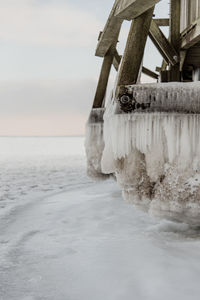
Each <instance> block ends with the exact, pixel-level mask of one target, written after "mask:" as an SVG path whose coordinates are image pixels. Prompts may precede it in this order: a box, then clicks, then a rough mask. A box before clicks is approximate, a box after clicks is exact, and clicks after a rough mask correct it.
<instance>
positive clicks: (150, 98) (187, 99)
mask: <svg viewBox="0 0 200 300" xmlns="http://www.w3.org/2000/svg"><path fill="white" fill-rule="evenodd" d="M128 90H129V92H130V93H132V94H133V97H134V98H135V100H136V101H137V102H138V103H149V104H150V107H149V108H148V109H147V111H150V112H157V111H159V112H160V111H161V112H179V113H180V112H181V113H182V112H185V113H200V84H199V82H187V83H186V82H184V83H181V82H172V83H153V84H152V83H151V84H137V85H134V86H128Z"/></svg>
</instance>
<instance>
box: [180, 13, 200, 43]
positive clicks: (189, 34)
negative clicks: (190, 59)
mask: <svg viewBox="0 0 200 300" xmlns="http://www.w3.org/2000/svg"><path fill="white" fill-rule="evenodd" d="M198 42H200V18H199V19H198V20H196V21H195V22H193V23H192V24H191V25H190V26H189V27H187V28H186V29H185V30H184V31H183V32H182V33H181V49H189V48H191V47H192V46H194V45H195V44H197V43H198Z"/></svg>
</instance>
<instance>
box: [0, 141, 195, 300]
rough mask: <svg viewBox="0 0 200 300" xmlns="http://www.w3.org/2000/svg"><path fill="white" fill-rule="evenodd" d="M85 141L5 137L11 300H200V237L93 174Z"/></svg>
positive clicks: (5, 272) (4, 213)
mask: <svg viewBox="0 0 200 300" xmlns="http://www.w3.org/2000/svg"><path fill="white" fill-rule="evenodd" d="M83 141H84V139H83V138H0V145H1V146H0V151H1V159H0V170H1V185H0V190H1V201H0V202H1V205H2V207H1V208H0V211H1V218H0V299H1V300H55V299H56V300H88V299H94V300H102V299H104V300H121V299H126V300H132V299H137V300H160V299H162V300H168V299H180V300H198V299H199V294H200V286H199V276H200V264H199V260H200V233H199V229H198V228H190V227H189V226H188V225H187V224H183V223H176V222H169V221H166V220H163V219H161V220H159V219H154V218H152V217H151V216H149V215H147V214H146V213H145V212H143V211H140V210H138V209H136V208H135V207H134V206H132V205H130V204H127V203H125V202H124V201H123V199H122V197H121V192H120V190H119V188H118V187H117V184H116V183H115V182H114V181H112V180H107V181H99V182H92V181H91V180H90V179H89V178H87V176H86V173H85V156H84V148H83Z"/></svg>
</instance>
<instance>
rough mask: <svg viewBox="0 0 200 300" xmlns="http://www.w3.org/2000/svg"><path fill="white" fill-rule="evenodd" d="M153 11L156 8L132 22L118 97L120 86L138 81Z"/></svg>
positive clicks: (120, 73)
mask: <svg viewBox="0 0 200 300" xmlns="http://www.w3.org/2000/svg"><path fill="white" fill-rule="evenodd" d="M153 11H154V7H153V8H150V9H149V10H148V11H146V12H145V13H143V14H142V15H141V16H139V17H137V18H136V19H135V20H133V21H132V24H131V28H130V31H129V35H128V40H127V43H126V48H125V52H124V56H123V59H122V63H121V67H120V71H119V77H118V83H117V86H118V88H117V91H116V96H118V95H119V93H120V86H125V85H128V84H135V83H136V82H137V80H138V75H139V72H140V68H141V63H142V59H143V55H144V49H145V45H146V40H147V36H148V32H149V28H150V25H151V20H152V16H153Z"/></svg>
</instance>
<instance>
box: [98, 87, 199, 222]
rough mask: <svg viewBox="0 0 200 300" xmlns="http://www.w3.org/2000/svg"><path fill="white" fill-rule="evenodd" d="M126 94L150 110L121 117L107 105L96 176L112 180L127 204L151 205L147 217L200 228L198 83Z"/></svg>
mask: <svg viewBox="0 0 200 300" xmlns="http://www.w3.org/2000/svg"><path fill="white" fill-rule="evenodd" d="M128 90H129V93H133V97H134V98H135V99H136V101H137V102H138V103H150V108H149V109H147V110H145V111H143V110H141V109H138V110H136V111H134V112H132V113H128V114H125V113H123V112H122V111H120V107H119V104H118V102H117V101H116V100H115V99H112V100H111V102H110V103H109V104H108V106H107V108H106V112H105V114H104V141H105V148H104V152H103V156H102V161H101V165H102V171H103V172H104V173H110V172H113V173H115V174H116V177H117V180H118V182H119V184H120V186H121V187H122V191H123V195H124V197H125V198H126V199H127V200H128V201H132V202H134V203H136V204H138V203H139V202H141V203H144V202H148V203H149V201H151V200H152V202H151V203H150V208H149V209H150V211H151V213H156V214H165V215H169V216H170V217H172V218H173V217H176V218H177V217H179V218H183V219H185V220H187V221H189V220H191V221H192V222H194V223H195V222H198V223H200V221H199V220H200V182H199V179H198V178H199V176H200V114H199V113H200V85H199V83H184V84H183V83H167V84H163V83H160V84H145V85H134V86H129V87H128ZM193 182H195V185H194V184H191V183H193ZM136 199H137V200H136ZM173 212H174V215H173Z"/></svg>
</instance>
